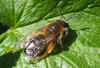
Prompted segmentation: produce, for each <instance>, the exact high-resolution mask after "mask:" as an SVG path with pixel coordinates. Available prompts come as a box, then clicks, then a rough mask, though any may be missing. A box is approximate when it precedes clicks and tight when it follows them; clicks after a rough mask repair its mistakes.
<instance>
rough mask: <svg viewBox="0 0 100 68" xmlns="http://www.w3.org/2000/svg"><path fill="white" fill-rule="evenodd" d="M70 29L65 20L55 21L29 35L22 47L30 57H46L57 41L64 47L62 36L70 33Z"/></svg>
mask: <svg viewBox="0 0 100 68" xmlns="http://www.w3.org/2000/svg"><path fill="white" fill-rule="evenodd" d="M68 30H69V25H68V23H66V22H65V21H63V20H56V21H53V22H51V23H50V24H48V25H46V26H44V27H42V28H40V29H37V30H35V31H34V32H32V34H31V35H30V36H27V37H26V38H25V39H24V40H25V42H24V44H23V45H22V46H21V48H24V52H25V54H26V55H27V56H28V57H31V58H32V57H33V58H34V57H39V58H40V59H42V58H45V57H46V56H47V55H48V54H50V53H51V52H52V51H53V49H54V47H55V45H56V43H59V44H60V45H61V47H62V48H64V46H63V44H62V38H63V37H64V35H65V34H66V35H68ZM43 52H44V53H43ZM41 53H43V55H41V56H40V54H41Z"/></svg>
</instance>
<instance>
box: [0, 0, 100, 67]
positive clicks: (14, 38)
mask: <svg viewBox="0 0 100 68" xmlns="http://www.w3.org/2000/svg"><path fill="white" fill-rule="evenodd" d="M56 6H57V7H58V9H59V11H60V12H61V14H63V15H64V17H65V19H66V22H68V23H69V25H70V28H71V29H72V30H71V31H70V32H69V35H68V36H67V37H65V38H64V39H63V42H64V46H65V49H64V50H62V49H61V47H60V46H59V45H58V46H56V47H55V49H54V50H53V52H52V53H51V54H50V55H49V56H48V57H46V58H45V59H42V60H41V61H40V62H37V63H35V64H31V63H28V62H26V61H25V59H24V58H25V54H24V52H22V51H20V50H19V49H17V48H16V44H17V43H18V41H19V40H20V39H22V38H23V36H26V35H29V34H31V32H33V31H34V30H36V29H38V28H41V27H43V26H45V25H47V24H48V23H50V22H51V21H54V20H56V19H61V16H60V15H59V13H58V12H57V9H56ZM69 18H70V19H69ZM67 19H69V20H67ZM99 22H100V0H0V23H1V24H3V25H8V26H9V27H10V28H8V30H7V31H6V32H4V33H2V34H1V35H0V67H1V68H100V61H99V59H100V46H99V44H100V42H99V40H100V23H99ZM5 28H6V27H5ZM1 30H2V29H0V31H1Z"/></svg>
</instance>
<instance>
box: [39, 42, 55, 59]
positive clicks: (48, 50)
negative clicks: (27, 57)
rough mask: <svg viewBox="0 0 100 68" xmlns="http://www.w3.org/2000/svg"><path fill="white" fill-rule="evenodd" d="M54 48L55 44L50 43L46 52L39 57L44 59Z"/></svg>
mask: <svg viewBox="0 0 100 68" xmlns="http://www.w3.org/2000/svg"><path fill="white" fill-rule="evenodd" d="M54 47H55V43H54V42H51V43H50V44H49V46H48V48H47V50H46V52H45V53H44V54H43V55H42V56H40V58H41V59H43V58H45V57H46V56H47V55H48V54H49V53H51V52H52V50H53V48H54Z"/></svg>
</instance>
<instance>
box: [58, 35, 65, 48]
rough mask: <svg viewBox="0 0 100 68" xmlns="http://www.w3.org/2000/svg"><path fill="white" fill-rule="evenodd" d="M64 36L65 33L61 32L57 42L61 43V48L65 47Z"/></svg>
mask: <svg viewBox="0 0 100 68" xmlns="http://www.w3.org/2000/svg"><path fill="white" fill-rule="evenodd" d="M62 37H63V34H62V33H61V34H60V36H59V37H58V40H57V43H59V44H60V45H61V48H62V49H64V45H63V43H62Z"/></svg>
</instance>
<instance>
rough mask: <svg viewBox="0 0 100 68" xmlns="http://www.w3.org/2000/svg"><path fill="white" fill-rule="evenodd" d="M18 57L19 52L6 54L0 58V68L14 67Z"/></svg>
mask: <svg viewBox="0 0 100 68" xmlns="http://www.w3.org/2000/svg"><path fill="white" fill-rule="evenodd" d="M19 56H20V51H18V52H15V53H13V54H12V53H7V54H5V55H2V56H0V68H12V67H13V66H15V65H16V62H17V60H18V58H19Z"/></svg>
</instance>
